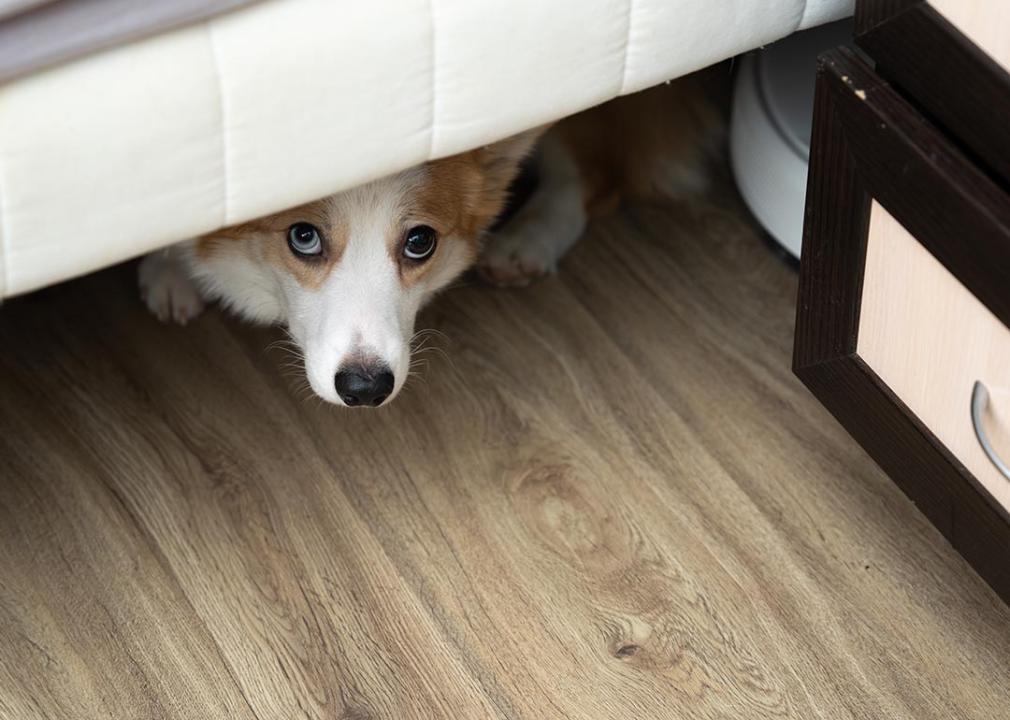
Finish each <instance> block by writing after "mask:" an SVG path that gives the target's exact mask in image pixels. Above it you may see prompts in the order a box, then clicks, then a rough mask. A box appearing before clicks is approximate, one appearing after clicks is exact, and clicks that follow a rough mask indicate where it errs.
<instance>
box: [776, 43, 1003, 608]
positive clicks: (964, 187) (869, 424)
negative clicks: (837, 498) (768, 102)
mask: <svg viewBox="0 0 1010 720" xmlns="http://www.w3.org/2000/svg"><path fill="white" fill-rule="evenodd" d="M1007 288H1010V196H1008V195H1007V193H1006V192H1005V191H1004V190H1003V189H1002V187H1001V186H1000V184H999V183H998V182H997V181H994V180H993V179H992V177H991V176H990V175H989V174H988V173H987V172H985V171H984V170H983V169H980V168H979V167H978V166H977V165H976V164H975V163H974V162H973V161H972V160H971V159H970V158H969V157H967V156H966V155H965V154H964V153H963V152H962V151H961V150H959V149H958V148H957V147H956V146H955V144H954V143H953V142H951V141H950V140H949V139H948V138H947V137H946V136H945V135H944V134H943V133H941V132H940V131H939V130H938V129H937V128H936V127H935V126H933V125H932V124H931V123H930V122H929V121H927V120H926V119H925V118H924V117H923V116H922V115H921V114H919V112H918V111H917V110H916V109H915V108H914V107H913V106H912V105H911V104H910V103H909V102H908V101H907V100H905V99H904V98H903V96H902V95H901V94H899V93H898V92H897V91H896V90H895V89H893V88H892V87H891V86H890V85H889V84H888V83H887V82H885V81H884V80H883V79H881V78H880V77H879V76H878V75H877V74H876V73H874V72H873V71H872V70H871V69H870V68H869V67H868V66H867V65H866V64H865V63H864V62H863V61H862V60H860V59H858V58H857V57H856V55H855V54H854V53H852V52H850V51H848V50H844V49H842V50H837V51H833V52H832V53H828V54H826V55H825V56H824V57H823V58H822V60H821V63H820V65H819V68H818V80H817V95H816V100H815V111H814V128H813V139H812V145H811V165H810V173H809V184H808V189H807V215H806V220H805V225H804V245H803V254H802V258H801V267H800V290H799V298H798V304H797V319H796V344H795V348H794V357H793V363H794V370H795V372H796V374H797V375H798V376H799V377H800V378H801V379H802V380H803V382H804V383H805V384H806V385H807V386H808V387H809V388H810V389H811V390H812V391H813V393H814V394H815V395H816V396H817V397H818V398H819V399H820V400H821V402H822V403H823V404H824V405H825V406H826V407H827V408H828V409H829V410H830V411H831V412H832V413H833V414H834V415H835V416H836V418H838V420H839V421H840V422H841V423H842V424H843V425H844V426H845V427H846V429H847V430H848V431H849V432H850V434H852V435H853V437H855V438H856V439H857V440H858V441H859V442H860V444H861V445H862V446H863V447H864V448H865V449H866V450H867V452H868V453H869V454H870V455H871V456H872V457H873V458H874V459H875V460H876V461H877V463H878V464H879V465H880V466H881V467H882V468H883V469H884V470H885V471H886V472H887V473H888V474H889V475H890V476H891V477H892V478H893V479H894V480H895V482H896V483H897V484H898V485H899V486H900V487H901V488H902V489H903V490H904V491H905V492H906V493H907V494H908V495H909V496H910V497H911V498H912V499H913V500H914V501H915V502H916V504H917V505H918V506H919V508H920V509H921V510H922V511H923V513H924V514H925V515H926V516H927V517H928V518H929V519H930V520H931V521H932V522H933V523H934V524H935V525H936V526H937V527H938V528H939V529H940V530H941V532H943V533H944V534H945V535H946V536H947V538H948V539H949V540H950V541H951V543H952V544H953V545H954V546H955V547H956V548H957V549H958V550H959V551H960V552H961V553H962V554H963V555H964V556H965V558H966V559H967V560H968V561H969V562H970V563H972V565H973V566H974V567H975V568H976V569H977V570H978V572H979V574H980V575H981V576H982V577H984V578H985V579H986V580H987V581H988V582H989V583H990V584H991V585H992V586H993V588H994V589H995V590H996V591H997V592H998V593H999V594H1000V595H1001V596H1002V597H1003V598H1004V599H1005V600H1007V601H1008V602H1010V482H1008V481H1007V480H1006V479H1005V478H1004V477H1003V475H1002V473H1001V472H1000V471H999V469H998V468H997V467H996V465H994V463H993V461H992V460H991V459H990V457H989V456H988V455H987V454H986V452H985V450H984V449H983V447H982V445H981V443H980V442H979V438H978V437H977V436H976V427H975V426H974V425H973V422H972V413H971V401H972V396H973V390H974V387H975V383H976V381H981V382H982V384H983V385H984V386H985V387H986V388H987V390H988V403H987V404H986V407H985V411H984V412H982V413H981V416H980V417H979V421H980V422H979V428H980V429H981V430H982V431H983V433H985V434H986V435H987V436H988V440H989V441H990V447H991V448H992V449H993V450H994V451H995V452H999V451H1000V450H1002V451H1003V453H1004V454H1005V456H1006V457H1008V459H1010V329H1008V328H1010V292H1008V291H1007Z"/></svg>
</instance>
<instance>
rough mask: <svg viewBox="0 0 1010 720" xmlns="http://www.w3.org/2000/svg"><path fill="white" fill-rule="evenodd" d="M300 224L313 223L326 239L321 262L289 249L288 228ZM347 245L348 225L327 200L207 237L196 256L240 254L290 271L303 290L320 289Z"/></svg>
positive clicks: (201, 241)
mask: <svg viewBox="0 0 1010 720" xmlns="http://www.w3.org/2000/svg"><path fill="white" fill-rule="evenodd" d="M297 222H309V223H312V224H313V225H315V226H316V227H318V228H319V229H320V230H321V231H322V232H323V234H324V235H325V241H326V242H325V246H326V252H325V254H324V255H323V256H322V257H321V258H320V259H319V260H318V261H313V262H306V261H305V260H301V259H299V258H297V257H295V256H294V255H293V254H292V253H291V251H290V250H289V249H288V247H287V232H288V228H290V227H291V226H292V225H294V224H295V223H297ZM346 244H347V229H346V225H345V224H344V223H343V222H342V221H341V219H340V218H339V217H334V216H333V213H330V212H328V208H327V201H326V199H323V200H316V201H314V202H310V203H306V204H305V205H300V206H298V207H296V208H291V209H290V210H285V211H283V212H279V213H276V214H274V215H268V216H267V217H263V218H258V219H256V220H251V221H249V222H246V223H242V224H240V225H233V226H231V227H227V228H224V229H222V230H218V231H217V232H214V233H211V234H209V235H204V236H203V237H201V238H198V239H197V241H196V256H197V257H198V258H200V259H207V258H210V257H212V256H214V255H217V254H220V253H222V252H225V251H227V252H240V253H242V254H243V255H245V256H247V257H249V258H250V259H256V260H261V261H263V262H267V263H270V264H271V265H274V266H275V267H278V268H283V269H285V270H287V271H288V272H289V273H291V275H292V276H293V277H294V278H295V279H296V280H297V281H298V282H299V283H300V284H301V285H302V286H303V287H306V288H317V287H319V286H320V285H321V284H322V283H323V281H324V280H326V276H327V275H328V274H329V272H330V270H331V269H332V268H333V267H334V266H335V265H336V264H337V263H338V262H340V257H341V255H342V254H343V251H344V246H345V245H346Z"/></svg>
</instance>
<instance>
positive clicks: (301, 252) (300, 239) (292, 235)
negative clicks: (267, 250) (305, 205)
mask: <svg viewBox="0 0 1010 720" xmlns="http://www.w3.org/2000/svg"><path fill="white" fill-rule="evenodd" d="M288 247H289V248H291V252H293V253H294V254H295V255H298V256H300V257H315V256H316V255H322V254H323V237H322V235H320V233H319V230H317V229H316V226H315V225H310V224H309V223H307V222H300V223H295V224H294V225H292V226H291V227H290V228H288Z"/></svg>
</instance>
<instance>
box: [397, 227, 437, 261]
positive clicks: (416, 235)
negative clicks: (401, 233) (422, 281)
mask: <svg viewBox="0 0 1010 720" xmlns="http://www.w3.org/2000/svg"><path fill="white" fill-rule="evenodd" d="M436 245H438V233H436V232H435V231H434V230H433V229H432V228H430V227H428V226H427V225H418V226H417V227H413V228H411V229H410V230H408V231H407V237H406V238H405V239H404V241H403V256H404V257H405V258H409V259H410V260H414V261H416V262H423V261H425V260H427V259H428V258H430V257H431V256H432V254H433V253H434V252H435V246H436Z"/></svg>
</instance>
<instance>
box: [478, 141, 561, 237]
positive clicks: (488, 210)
mask: <svg viewBox="0 0 1010 720" xmlns="http://www.w3.org/2000/svg"><path fill="white" fill-rule="evenodd" d="M548 127H549V126H547V125H543V126H540V127H536V128H533V129H531V130H526V131H524V132H521V133H519V134H518V135H513V136H512V137H509V138H506V139H504V140H499V141H498V142H495V143H492V144H490V145H485V146H484V147H481V148H477V149H476V150H473V151H472V152H471V155H472V157H473V159H474V160H475V161H476V164H477V166H478V167H479V168H480V172H481V175H482V178H481V190H480V195H479V199H478V201H477V203H476V207H475V208H474V216H475V217H474V220H475V224H476V226H477V228H476V229H478V230H479V231H483V230H486V229H487V227H488V226H490V225H491V223H492V222H493V221H494V219H495V218H496V217H497V216H498V214H499V213H501V211H502V210H503V209H504V208H505V204H506V201H507V200H508V193H509V187H510V186H511V185H512V182H513V181H514V180H515V179H516V176H517V175H518V174H519V166H520V164H521V163H522V161H523V160H524V159H526V158H527V157H528V156H529V155H530V154H531V153H532V152H533V148H534V147H535V146H536V144H537V141H538V140H539V139H540V137H541V136H542V135H543V134H544V133H545V132H546V131H547V129H548Z"/></svg>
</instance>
